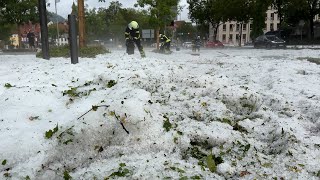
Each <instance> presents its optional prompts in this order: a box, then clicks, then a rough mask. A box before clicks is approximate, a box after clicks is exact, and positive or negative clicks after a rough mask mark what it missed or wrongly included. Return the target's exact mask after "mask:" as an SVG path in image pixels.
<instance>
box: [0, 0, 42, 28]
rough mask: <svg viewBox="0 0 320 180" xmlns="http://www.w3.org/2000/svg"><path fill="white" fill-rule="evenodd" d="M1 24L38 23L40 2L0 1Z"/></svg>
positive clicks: (28, 0)
mask: <svg viewBox="0 0 320 180" xmlns="http://www.w3.org/2000/svg"><path fill="white" fill-rule="evenodd" d="M0 7H1V8H0V24H2V23H7V24H22V23H24V22H29V21H31V22H38V21H39V15H38V0H24V1H21V0H10V1H0Z"/></svg>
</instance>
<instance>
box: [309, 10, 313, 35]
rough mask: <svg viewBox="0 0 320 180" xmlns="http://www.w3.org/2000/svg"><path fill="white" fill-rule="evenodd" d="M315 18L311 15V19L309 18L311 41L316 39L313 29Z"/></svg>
mask: <svg viewBox="0 0 320 180" xmlns="http://www.w3.org/2000/svg"><path fill="white" fill-rule="evenodd" d="M313 17H314V16H313V15H310V17H309V22H310V23H309V25H310V27H309V28H310V31H309V32H310V39H311V40H313V39H314V29H313V25H314V23H313Z"/></svg>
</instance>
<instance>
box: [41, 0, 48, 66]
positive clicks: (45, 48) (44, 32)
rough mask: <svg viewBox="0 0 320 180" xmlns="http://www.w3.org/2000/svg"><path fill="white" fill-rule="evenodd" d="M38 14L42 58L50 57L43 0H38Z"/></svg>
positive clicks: (44, 2) (45, 10)
mask: <svg viewBox="0 0 320 180" xmlns="http://www.w3.org/2000/svg"><path fill="white" fill-rule="evenodd" d="M38 5H39V16H40V28H41V47H42V58H43V59H48V60H49V59H50V56H49V40H48V26H47V24H48V23H47V8H46V1H45V0H38Z"/></svg>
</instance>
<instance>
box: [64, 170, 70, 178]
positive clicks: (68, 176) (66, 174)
mask: <svg viewBox="0 0 320 180" xmlns="http://www.w3.org/2000/svg"><path fill="white" fill-rule="evenodd" d="M63 179H64V180H71V179H72V177H71V176H70V174H69V172H68V171H67V170H65V171H64V172H63Z"/></svg>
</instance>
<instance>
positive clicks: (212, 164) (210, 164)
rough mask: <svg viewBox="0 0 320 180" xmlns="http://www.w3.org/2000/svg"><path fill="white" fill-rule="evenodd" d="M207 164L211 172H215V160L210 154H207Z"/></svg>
mask: <svg viewBox="0 0 320 180" xmlns="http://www.w3.org/2000/svg"><path fill="white" fill-rule="evenodd" d="M207 166H208V168H209V170H210V171H211V172H216V170H217V166H216V163H215V161H214V160H213V155H212V154H210V155H208V156H207Z"/></svg>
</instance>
